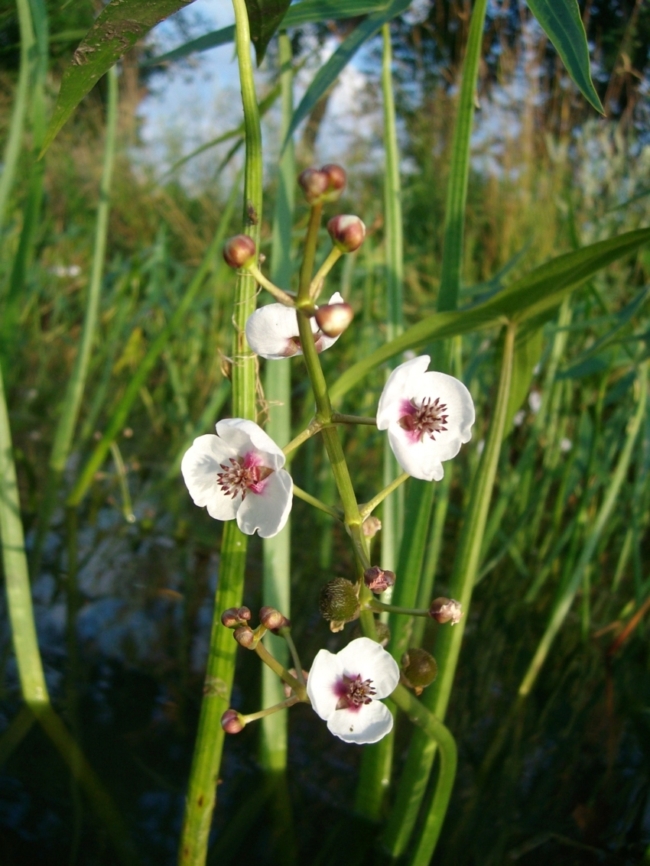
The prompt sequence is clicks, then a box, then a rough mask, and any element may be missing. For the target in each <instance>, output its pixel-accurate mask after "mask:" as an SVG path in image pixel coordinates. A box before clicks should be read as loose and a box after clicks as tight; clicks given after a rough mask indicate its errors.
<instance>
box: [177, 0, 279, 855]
mask: <svg viewBox="0 0 650 866" xmlns="http://www.w3.org/2000/svg"><path fill="white" fill-rule="evenodd" d="M233 7H234V11H235V44H236V48H237V59H238V63H239V78H240V85H241V93H242V104H243V108H244V129H245V134H246V164H245V168H244V177H245V185H244V208H243V211H244V222H245V227H246V232H247V233H248V234H249V235H250V236H251V237H252V238H253V239H254V240H255V242H256V245H257V247H258V248H259V232H260V225H261V223H262V136H261V130H260V118H259V111H258V106H257V99H256V96H255V81H254V78H253V65H252V61H251V39H250V28H249V24H248V15H247V12H246V4H245V2H244V0H233ZM249 209H253V210H254V211H255V213H256V214H257V219H256V220H255V221H254V224H248V219H247V214H248V212H249ZM255 297H256V285H255V280H254V279H253V277H251V276H250V275H249V274H238V279H237V287H236V290H235V304H234V325H235V334H234V346H233V352H232V410H233V415H234V416H235V417H237V418H248V419H252V420H255V416H256V412H255V375H256V365H255V357H254V355H253V353H252V352H251V351H250V349H249V348H248V346H247V343H246V338H245V333H244V329H245V325H246V320H247V319H248V317H249V316H250V315H251V313H252V312H253V311H254V309H255ZM247 544H248V538H247V536H246V535H244V534H243V533H242V532H241V531H240V530H239V528H238V527H237V525H236V524H235V522H234V521H231V522H229V523H227V524H226V525H225V526H224V530H223V541H222V545H221V567H220V574H219V585H218V587H217V595H216V599H215V610H214V617H213V622H212V633H211V636H210V648H209V651H208V664H207V671H206V678H205V693H204V697H203V701H202V703H201V714H200V717H199V731H198V734H197V738H196V743H195V748H194V758H193V761H192V769H191V772H190V781H189V786H188V793H187V801H186V808H185V817H184V822H183V830H182V837H181V845H180V852H179V863H180V864H182V866H203V864H204V863H205V860H206V855H207V848H208V837H209V833H210V826H211V824H212V813H213V810H214V805H215V801H216V783H217V779H218V777H219V768H220V766H221V755H222V751H223V742H224V732H223V730H222V729H221V725H220V719H221V716H222V715H223V713H224V712H225V710H226V709H228V706H229V703H230V692H231V689H232V682H233V678H234V672H235V649H236V647H237V644H236V643H235V641H233V639H232V635H231V634H230V632H229V631H228V630H227V629H225V628H224V627H223V626H222V625H221V621H220V618H219V615H220V612H221V611H222V610H225V609H226V608H228V607H239V606H240V605H241V602H242V596H243V588H244V571H245V565H246V549H247Z"/></svg>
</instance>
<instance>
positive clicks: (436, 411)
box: [399, 397, 449, 440]
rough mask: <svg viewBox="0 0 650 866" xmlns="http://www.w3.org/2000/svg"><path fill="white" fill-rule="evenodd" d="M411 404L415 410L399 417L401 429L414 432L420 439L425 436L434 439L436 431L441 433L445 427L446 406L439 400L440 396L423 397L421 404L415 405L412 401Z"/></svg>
mask: <svg viewBox="0 0 650 866" xmlns="http://www.w3.org/2000/svg"><path fill="white" fill-rule="evenodd" d="M411 405H412V406H413V408H414V409H415V412H413V413H412V414H409V415H404V416H403V417H402V418H400V422H399V423H400V426H401V427H402V429H403V430H408V431H409V432H415V433H417V435H418V438H419V439H420V440H422V439H424V437H425V436H430V437H431V438H432V439H434V440H435V438H436V435H435V434H436V433H442V432H444V431H445V430H446V429H447V421H448V419H449V416H448V415H447V406H446V404H445V403H441V402H440V398H439V397H436V398H435V400H433V399H432V398H431V397H425V398H424V400H423V401H422V405H421V406H416V405H415V403H413V401H411Z"/></svg>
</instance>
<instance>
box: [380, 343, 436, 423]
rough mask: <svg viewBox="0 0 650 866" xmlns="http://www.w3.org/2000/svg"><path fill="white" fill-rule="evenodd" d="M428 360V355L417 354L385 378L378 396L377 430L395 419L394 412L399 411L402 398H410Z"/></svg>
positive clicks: (425, 368)
mask: <svg viewBox="0 0 650 866" xmlns="http://www.w3.org/2000/svg"><path fill="white" fill-rule="evenodd" d="M430 360H431V359H430V358H429V356H428V355H419V356H418V357H417V358H412V359H411V360H410V361H405V362H404V363H403V364H400V365H399V367H395V369H394V370H393V372H392V373H391V374H390V376H389V377H388V379H387V380H386V384H385V385H384V390H383V391H382V393H381V397H380V398H379V406H378V407H377V427H378V429H379V430H387V429H388V426H389V425H390V423H391V421H395V420H396V412H397V411H399V408H400V405H401V402H402V400H404V399H405V398H406V399H407V400H410V399H411V397H412V396H413V394H412V392H413V390H414V388H417V387H418V383H419V380H420V378H421V377H422V375H423V374H424V373H425V372H426V370H427V367H428V366H429V361H430Z"/></svg>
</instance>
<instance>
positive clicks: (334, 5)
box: [142, 0, 388, 66]
mask: <svg viewBox="0 0 650 866" xmlns="http://www.w3.org/2000/svg"><path fill="white" fill-rule="evenodd" d="M385 8H388V2H387V0H385V2H383V3H378V2H377V0H303V2H302V3H294V5H293V6H290V7H289V11H288V12H287V14H286V15H285V16H284V19H283V20H282V28H283V29H288V28H289V27H300V26H301V25H302V24H311V23H313V22H314V21H332V20H339V19H344V18H356V17H357V16H359V15H368V14H370V13H371V12H376V11H378V10H380V9H385ZM234 38H235V27H234V25H230V26H229V27H223V28H222V29H221V30H213V31H212V32H211V33H206V34H204V35H203V36H199V37H198V38H197V39H191V40H190V41H189V42H185V43H183V45H179V46H178V48H174V49H173V50H172V51H168V52H167V53H166V54H160V55H159V56H158V57H150V58H149V59H148V60H145V61H143V63H142V66H155V65H157V64H159V63H168V62H171V61H172V60H181V59H182V58H183V57H187V56H188V55H190V54H195V53H196V52H199V51H208V50H209V49H210V48H217V47H218V46H219V45H226V44H227V43H229V42H232V41H233V40H234Z"/></svg>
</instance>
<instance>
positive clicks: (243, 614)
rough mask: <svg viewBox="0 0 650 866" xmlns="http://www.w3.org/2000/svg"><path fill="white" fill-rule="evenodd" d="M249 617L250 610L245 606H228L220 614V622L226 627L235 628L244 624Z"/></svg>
mask: <svg viewBox="0 0 650 866" xmlns="http://www.w3.org/2000/svg"><path fill="white" fill-rule="evenodd" d="M250 618H251V612H250V610H249V609H248V608H247V607H229V608H228V610H224V612H223V613H222V614H221V624H222V625H225V627H226V628H237V626H238V625H246V623H247V622H248V621H249V620H250Z"/></svg>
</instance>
